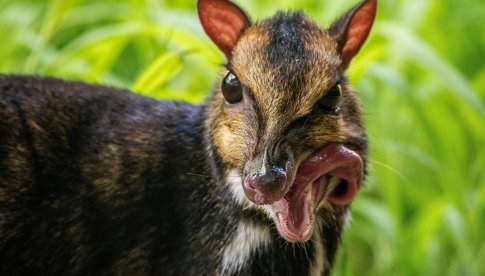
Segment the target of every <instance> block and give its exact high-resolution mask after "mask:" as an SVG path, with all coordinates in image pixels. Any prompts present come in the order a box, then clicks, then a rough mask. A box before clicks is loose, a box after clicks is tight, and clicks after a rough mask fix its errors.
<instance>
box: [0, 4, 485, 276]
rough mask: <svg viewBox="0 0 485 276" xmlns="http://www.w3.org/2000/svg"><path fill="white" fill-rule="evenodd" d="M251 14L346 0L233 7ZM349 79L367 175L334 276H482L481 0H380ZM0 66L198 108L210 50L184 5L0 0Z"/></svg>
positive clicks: (484, 59) (331, 13)
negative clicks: (360, 116)
mask: <svg viewBox="0 0 485 276" xmlns="http://www.w3.org/2000/svg"><path fill="white" fill-rule="evenodd" d="M239 3H241V4H242V6H243V7H244V8H245V9H246V10H248V11H249V13H250V14H251V15H252V16H253V18H254V19H262V18H264V17H266V16H269V15H271V14H272V13H274V11H275V10H277V9H288V8H293V9H304V10H306V11H307V12H308V13H309V14H310V15H311V16H312V17H313V18H315V19H317V21H319V22H321V24H322V25H324V24H328V23H329V22H331V21H332V20H333V19H334V18H335V17H336V15H337V14H338V13H341V12H343V11H344V10H345V9H347V8H348V7H350V6H351V5H353V4H354V3H355V1H351V0H345V1H329V0H318V1H316V0H305V1H290V0H283V1H277V2H275V1H270V0H259V1H256V0H252V1H249V0H248V1H239ZM379 4H380V5H379V12H378V19H377V22H376V24H375V28H374V29H373V31H372V34H371V37H370V40H369V41H368V43H367V44H366V45H365V47H364V48H363V49H362V52H361V53H360V54H359V56H358V57H357V58H356V60H354V62H353V64H352V66H351V70H350V71H349V75H350V78H351V80H352V83H353V84H354V87H355V88H356V90H357V91H359V92H360V95H361V98H362V100H363V102H364V105H365V108H366V123H367V128H368V133H369V136H370V143H371V152H370V159H371V166H370V176H369V178H368V181H367V183H366V186H365V187H364V188H363V190H362V191H361V192H360V195H359V197H358V198H357V200H356V201H355V203H354V205H353V221H352V223H351V227H350V228H349V229H348V230H347V231H346V233H345V238H344V242H343V246H342V248H341V250H340V256H339V260H338V263H337V267H336V268H337V269H336V271H335V275H485V261H484V260H485V185H484V184H485V169H484V168H485V28H484V27H483V26H485V2H484V1H482V0H463V1H454V0H441V1H438V0H434V1H433V0H428V1H425V0H422V1H406V0H386V1H380V3H379ZM0 30H1V31H0V33H1V43H0V72H3V73H28V74H39V75H52V76H58V77H63V78H70V79H81V80H86V81H91V82H97V83H104V84H110V85H117V86H122V87H128V88H132V89H134V90H136V91H138V92H140V93H144V94H147V95H150V96H153V97H159V98H169V99H183V100H188V101H191V102H201V101H202V99H203V98H204V97H206V96H207V94H208V91H209V90H210V89H211V87H212V86H213V85H214V80H215V78H216V74H217V70H218V67H219V65H220V64H221V63H222V62H223V55H222V54H221V53H219V52H218V50H217V49H216V47H215V46H214V45H213V44H212V43H211V42H210V41H209V40H208V39H207V38H206V36H205V35H204V33H203V31H202V28H201V27H200V26H199V23H198V20H197V17H196V12H195V0H192V1H180V0H177V1H175V0H165V1H163V0H146V1H141V0H133V1H114V0H111V1H110V0H103V1H100V0H99V1H94V0H92V1H87V0H85V1H81V0H70V1H63V0H50V1H30V0H15V1H13V0H11V1H7V0H0Z"/></svg>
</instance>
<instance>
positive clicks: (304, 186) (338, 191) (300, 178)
mask: <svg viewBox="0 0 485 276" xmlns="http://www.w3.org/2000/svg"><path fill="white" fill-rule="evenodd" d="M363 178H364V171H363V161H362V158H361V157H360V156H359V155H358V154H357V153H356V152H355V151H352V150H350V149H348V148H347V147H345V146H343V145H341V144H329V145H326V146H325V147H323V148H321V149H319V150H318V151H316V152H314V153H313V154H311V155H310V156H309V157H308V158H307V159H305V160H304V161H302V162H301V164H300V165H299V167H298V170H297V172H296V176H295V179H294V181H293V184H292V185H291V187H290V189H289V191H288V192H287V193H286V194H285V195H284V196H283V197H282V198H280V199H279V200H277V201H274V202H273V203H272V205H271V206H272V210H273V215H274V221H275V224H276V227H277V229H278V232H279V233H280V234H281V236H283V237H284V238H285V239H286V240H288V241H291V242H304V241H307V240H308V239H310V237H311V235H312V232H313V225H314V222H313V221H314V213H315V211H316V210H317V209H318V207H319V205H320V204H321V203H322V202H323V201H327V200H328V201H329V202H330V203H332V204H335V205H341V206H345V205H348V204H350V203H351V202H352V200H353V198H354V197H355V195H356V193H357V191H358V189H359V188H360V186H361V185H362V181H363Z"/></svg>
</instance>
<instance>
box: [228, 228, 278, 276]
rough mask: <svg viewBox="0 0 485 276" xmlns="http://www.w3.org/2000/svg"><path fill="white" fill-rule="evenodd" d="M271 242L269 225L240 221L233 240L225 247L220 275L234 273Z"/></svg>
mask: <svg viewBox="0 0 485 276" xmlns="http://www.w3.org/2000/svg"><path fill="white" fill-rule="evenodd" d="M270 242H271V235H270V231H269V227H268V226H261V225H255V224H254V223H252V222H250V221H241V222H239V224H238V226H237V229H236V234H235V235H234V238H233V240H232V241H231V242H230V243H229V244H228V245H227V246H226V247H225V248H223V252H222V264H221V266H220V268H219V275H227V274H233V273H236V274H237V272H238V271H240V270H241V268H242V267H243V266H244V265H245V264H246V263H247V261H248V260H249V259H250V258H251V255H253V254H254V253H256V252H257V251H259V250H264V249H265V248H266V247H267V246H268V245H269V244H270Z"/></svg>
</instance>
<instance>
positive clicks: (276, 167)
mask: <svg viewBox="0 0 485 276" xmlns="http://www.w3.org/2000/svg"><path fill="white" fill-rule="evenodd" d="M293 167H294V166H293V156H292V155H291V152H290V151H289V150H287V149H283V152H281V151H280V149H276V150H274V151H270V150H268V149H265V150H264V152H263V153H262V154H261V155H260V156H257V157H256V158H254V159H253V160H250V161H248V162H247V163H246V166H245V169H244V175H245V177H244V182H243V188H244V193H245V194H246V196H247V197H248V198H249V200H251V201H252V202H254V203H256V204H260V205H262V204H271V203H273V202H275V201H278V200H279V199H281V198H282V197H283V196H284V195H285V194H286V193H287V192H288V190H289V188H290V184H291V181H292V179H293V176H294V169H293Z"/></svg>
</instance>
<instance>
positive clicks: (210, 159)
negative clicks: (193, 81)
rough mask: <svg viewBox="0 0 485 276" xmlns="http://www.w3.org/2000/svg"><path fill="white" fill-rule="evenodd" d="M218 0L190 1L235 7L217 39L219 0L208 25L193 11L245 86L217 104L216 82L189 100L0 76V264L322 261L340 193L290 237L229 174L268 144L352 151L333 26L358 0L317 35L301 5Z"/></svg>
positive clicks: (52, 268) (272, 264) (244, 266)
mask: <svg viewBox="0 0 485 276" xmlns="http://www.w3.org/2000/svg"><path fill="white" fill-rule="evenodd" d="M223 2H224V3H223ZM228 3H229V2H226V1H224V0H200V1H199V11H201V10H202V12H199V13H200V14H202V15H201V16H204V14H212V10H211V9H212V8H213V7H220V8H221V9H228V10H229V12H231V13H233V14H235V16H238V17H240V18H238V20H233V21H231V22H235V23H234V26H235V27H234V28H237V32H236V33H234V34H235V35H234V34H233V36H229V37H223V38H220V37H217V35H218V32H216V31H217V30H218V29H217V28H219V27H217V26H222V25H224V18H227V16H228V15H227V14H224V10H222V11H221V13H214V14H215V15H216V16H217V15H219V14H222V16H221V17H218V18H217V20H218V21H217V22H216V24H218V25H217V26H216V27H214V26H212V25H210V24H212V23H211V20H210V18H208V20H205V21H204V20H202V19H201V20H202V21H203V23H204V22H208V23H204V24H206V25H205V26H204V27H205V28H206V30H207V29H208V30H209V31H208V33H209V35H210V36H211V37H212V38H213V40H214V41H215V42H216V43H219V44H220V45H218V46H219V47H220V48H221V49H223V51H224V53H225V54H226V57H227V58H228V62H227V64H226V66H225V69H223V70H222V72H221V76H224V75H226V74H227V73H228V72H231V73H233V74H235V75H236V76H237V77H238V79H239V81H240V82H241V84H242V85H243V86H244V94H243V100H242V102H241V103H240V104H233V105H231V104H228V103H227V102H225V100H224V97H223V94H222V93H221V89H220V86H219V85H216V88H215V89H214V91H213V93H212V95H211V96H210V97H209V98H208V100H207V101H206V103H204V104H202V105H192V104H188V103H183V102H170V101H157V100H154V99H150V98H146V97H142V96H139V95H135V94H133V93H131V92H129V91H126V90H121V89H116V88H110V87H104V86H99V85H90V84H85V83H81V82H73V81H64V80H59V79H54V78H42V77H33V76H15V75H4V76H0V133H1V134H0V260H1V261H0V274H2V275H24V274H36V275H59V274H70V275H86V274H87V275H91V274H95V275H97V274H128V275H131V274H136V275H327V274H329V273H330V271H331V267H332V264H333V262H334V259H335V255H336V251H337V247H338V244H339V242H340V237H341V233H342V231H343V228H344V226H345V223H346V220H347V217H348V215H349V206H348V205H343V206H342V205H335V204H332V203H331V202H329V201H328V200H323V201H322V202H320V204H319V205H318V208H316V209H315V222H314V227H313V234H312V236H311V238H310V240H308V241H305V242H301V243H289V242H288V241H286V240H285V239H284V238H283V237H282V236H281V235H280V233H279V232H278V231H277V229H276V227H275V223H274V216H275V214H274V211H273V210H272V209H271V208H270V207H269V206H268V205H257V204H255V203H253V202H252V201H251V200H249V199H248V198H247V197H246V196H245V194H244V193H245V191H244V190H243V187H242V182H243V181H244V178H245V173H246V172H245V166H247V165H246V164H247V163H248V162H249V161H250V160H254V159H257V158H258V156H260V155H261V154H262V152H266V151H268V149H271V152H277V151H276V150H274V149H275V148H283V146H282V145H284V147H285V148H287V149H291V151H292V156H294V158H295V161H294V164H295V166H298V164H299V163H300V162H302V161H303V160H305V158H307V157H308V156H309V155H310V154H311V153H312V152H314V151H316V150H318V149H319V148H321V147H322V146H324V145H326V144H328V143H340V144H342V145H345V146H346V147H347V148H349V149H352V150H353V151H355V152H357V153H358V154H359V155H360V157H361V158H362V159H363V160H364V161H365V157H366V153H367V139H366V135H365V129H364V125H363V122H362V116H361V107H360V104H359V101H358V99H357V96H356V94H355V93H354V92H353V91H352V89H351V88H350V86H349V85H348V84H347V81H346V76H345V73H344V71H345V68H346V66H347V65H348V64H342V61H344V63H348V62H349V61H350V59H351V57H352V56H345V55H346V54H345V53H342V52H341V49H343V48H345V47H350V46H348V45H346V44H345V41H346V40H347V38H345V37H340V36H346V35H347V33H348V32H347V31H346V30H347V29H350V30H352V32H353V33H356V32H357V33H358V34H360V33H359V32H358V30H357V29H358V28H354V27H355V26H354V27H353V26H352V24H354V25H355V24H357V27H359V28H360V27H361V26H360V25H358V24H362V21H363V19H361V18H362V16H361V17H359V18H358V19H359V20H357V21H356V20H353V21H352V18H353V14H354V13H357V14H358V13H359V8H358V7H359V6H358V7H357V8H355V9H354V10H352V11H351V12H349V13H347V14H346V15H345V18H344V19H340V20H338V21H337V23H336V24H337V25H334V26H333V27H332V28H331V30H332V31H331V32H329V31H327V30H325V29H321V28H319V27H318V26H317V24H316V23H315V22H313V21H312V20H310V19H309V18H308V17H306V16H305V15H304V14H303V13H301V12H295V13H278V14H276V15H275V16H274V17H272V18H270V19H268V20H265V21H262V22H260V23H257V24H252V23H250V20H249V19H248V18H246V17H245V14H244V12H242V10H240V9H239V8H238V7H237V6H235V5H233V4H231V3H229V4H228ZM369 3H371V4H372V3H374V9H375V1H373V0H367V1H365V3H364V4H362V5H364V7H365V8H366V9H367V10H368V9H369ZM364 10H365V9H364ZM229 15H230V14H229ZM363 18H364V19H365V16H364V17H363ZM206 19H207V18H206ZM221 20H222V21H221ZM372 20H373V18H372ZM364 21H365V20H364ZM241 22H242V23H241ZM349 22H350V23H349ZM352 22H357V23H352ZM364 23H366V24H369V22H364ZM207 24H208V25H207ZM221 24H222V25H221ZM349 24H351V25H350V26H349ZM224 26H226V25H224ZM227 26H228V27H227ZM227 26H226V27H225V29H226V30H229V31H231V25H227ZM361 29H362V28H361ZM364 29H365V28H364ZM368 29H370V27H369V28H368ZM368 29H367V32H368ZM335 34H338V36H339V37H335ZM360 36H361V37H362V34H360ZM366 36H367V34H366V35H365V36H364V38H363V40H365V37H366ZM228 39H229V40H228ZM234 39H236V40H237V41H234ZM352 43H353V45H357V46H358V48H360V46H361V44H362V43H363V41H356V40H353V41H352ZM342 45H343V46H342ZM358 48H357V50H358ZM352 49H353V48H352ZM350 52H351V51H350ZM353 54H355V53H352V55H353ZM343 66H344V67H343ZM336 83H341V85H342V87H343V95H342V104H341V107H340V109H339V110H338V112H332V113H329V112H325V111H323V110H322V109H320V108H318V102H319V101H320V100H321V99H322V98H323V97H324V96H325V94H326V93H327V91H329V90H330V89H331V88H332V87H333V86H334V85H335V84H336ZM275 154H277V153H275ZM278 154H279V153H278Z"/></svg>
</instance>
